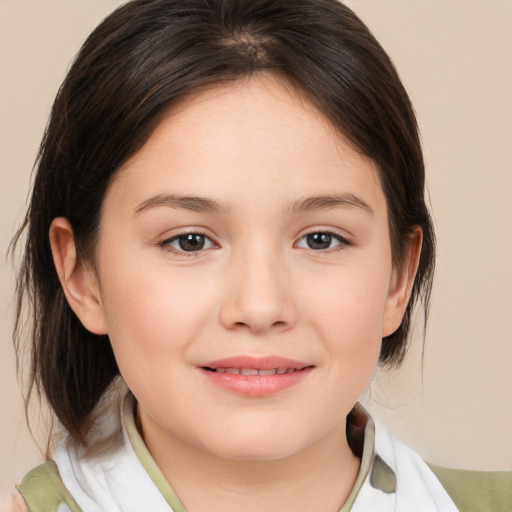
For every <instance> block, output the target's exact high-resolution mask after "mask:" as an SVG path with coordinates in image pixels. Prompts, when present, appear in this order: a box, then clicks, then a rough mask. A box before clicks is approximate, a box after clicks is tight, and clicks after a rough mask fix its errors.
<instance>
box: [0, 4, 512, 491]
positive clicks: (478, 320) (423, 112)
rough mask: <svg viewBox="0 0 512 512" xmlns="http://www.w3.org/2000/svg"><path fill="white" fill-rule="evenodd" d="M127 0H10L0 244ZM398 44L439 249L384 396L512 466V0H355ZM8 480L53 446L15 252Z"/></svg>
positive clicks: (0, 353) (429, 442) (486, 461)
mask: <svg viewBox="0 0 512 512" xmlns="http://www.w3.org/2000/svg"><path fill="white" fill-rule="evenodd" d="M118 3H120V2H118V1H115V0H0V77H1V79H0V252H1V253H2V255H3V254H4V253H5V251H6V248H7V245H8V242H9V240H10V237H11V235H12V233H13V232H14V229H15V227H16V226H17V224H18V223H19V221H20V219H21V214H22V211H23V209H24V203H25V199H26V195H27V190H28V183H29V176H30V171H31V167H32V163H33V160H34V157H35V154H36V148H37V145H38V143H39V140H40V137H41V134H42V132H43V129H44V125H45V123H46V119H47V116H48V112H49V109H50V106H51V103H52V99H53V97H54V95H55V93H56V90H57V87H58V85H59V83H60V82H61V80H62V79H63V77H64V73H65V71H66V68H67V66H68V65H69V63H70V61H71V59H72V57H73V55H74V54H75V52H76V50H77V49H78V47H79V45H80V43H81V42H82V41H83V39H84V38H85V36H86V35H87V34H88V32H89V31H90V30H91V29H92V28H93V27H94V26H95V25H96V24H97V22H98V21H99V20H100V19H101V18H102V17H103V16H104V15H106V14H107V13H108V12H109V11H110V10H112V9H113V7H114V6H115V5H117V4H118ZM347 3H348V4H349V5H350V6H351V7H352V8H353V9H354V10H355V11H356V12H357V13H358V14H359V15H360V16H361V17H362V18H363V20H365V21H366V23H367V24H368V25H369V26H370V28H371V29H372V30H373V31H374V33H375V35H376V36H377V38H378V39H379V40H380V41H381V42H382V44H383V45H384V46H385V48H386V49H387V50H388V51H389V53H390V54H391V56H392V58H393V59H394V61H395V63H396V65H397V67H398V69H399V71H400V73H401V75H402V77H403V80H404V82H405V85H406V87H407V88H408V90H409V92H410V94H411V96H412V99H413V103H414V104H415V107H416V110H417V113H418V117H419V122H420V126H421V128H422V133H423V141H424V148H425V153H426V159H427V165H428V173H429V186H430V192H431V196H432V203H433V209H434V217H435V222H436V226H437V232H438V238H439V260H438V270H437V278H436V285H435V289H434V294H433V307H432V313H431V319H430V324H429V330H428V334H427V339H426V346H425V354H424V364H423V370H422V367H421V336H416V338H415V340H414V344H413V348H412V351H411V353H410V357H409V358H408V360H407V361H406V364H405V366H404V367H403V368H402V370H401V371H400V372H397V373H393V374H390V375H377V377H376V380H375V382H374V384H373V386H372V390H371V393H370V395H371V396H370V400H369V402H370V406H371V408H372V410H374V411H376V413H377V414H378V415H379V416H381V417H382V418H384V419H385V421H386V422H387V423H388V425H389V426H390V428H391V429H392V430H393V431H395V432H396V433H397V434H399V435H400V436H401V437H402V438H403V439H404V440H406V441H407V442H408V443H409V444H411V445H412V446H413V447H414V448H415V449H417V450H418V451H419V452H420V453H421V454H422V455H423V456H425V457H427V458H429V459H431V460H433V461H435V462H438V463H440V464H445V465H450V466H457V467H463V468H479V469H509V470H510V469H512V436H511V433H512V412H511V411H512V336H511V328H510V320H511V318H512V270H511V269H512V220H511V219H512V201H511V200H510V197H511V196H512V172H511V171H512V169H511V167H512V165H511V145H512V121H511V119H512V100H511V98H512V71H511V70H512V58H511V52H512V30H511V27H512V1H510V0H480V1H478V0H428V1H424V0H351V1H349V2H347ZM0 261H1V263H0V269H1V282H0V289H1V290H2V293H1V297H0V336H1V343H0V379H1V381H0V385H1V387H0V389H1V390H2V392H1V395H0V396H1V412H0V496H4V495H5V494H6V493H7V490H8V489H10V488H11V486H12V484H13V482H14V481H17V480H19V479H20V477H21V476H22V475H23V473H24V472H25V471H26V470H27V469H28V468H29V467H30V466H32V465H34V464H35V463H36V462H38V461H39V460H40V454H39V452H38V451H37V448H36V447H35V445H34V443H33V441H32V440H31V438H30V436H29V435H28V434H27V430H26V427H25V425H24V419H23V410H22V405H21V398H20V392H19V388H18V386H17V382H16V377H15V369H14V356H13V351H12V348H11V340H10V336H11V334H10V332H11V326H12V297H13V275H12V274H13V272H12V268H11V266H10V264H9V263H5V262H4V259H3V258H1V259H0Z"/></svg>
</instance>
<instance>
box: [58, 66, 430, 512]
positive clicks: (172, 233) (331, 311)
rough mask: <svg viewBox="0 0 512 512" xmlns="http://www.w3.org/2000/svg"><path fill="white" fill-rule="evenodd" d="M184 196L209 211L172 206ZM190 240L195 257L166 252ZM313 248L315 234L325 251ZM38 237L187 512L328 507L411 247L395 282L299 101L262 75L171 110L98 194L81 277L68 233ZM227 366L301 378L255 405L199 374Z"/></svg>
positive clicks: (345, 465)
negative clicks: (250, 361) (193, 238)
mask: <svg viewBox="0 0 512 512" xmlns="http://www.w3.org/2000/svg"><path fill="white" fill-rule="evenodd" d="M162 196H172V198H174V199H173V201H169V200H168V199H167V200H166V201H162ZM191 196H194V197H201V198H207V199H209V200H211V201H214V202H215V204H216V206H217V207H218V208H217V209H216V210H215V211H210V210H209V209H206V210H205V209H204V208H203V207H204V203H200V202H197V201H196V202H195V203H190V201H189V203H188V207H184V206H186V205H184V202H183V201H181V203H179V204H177V203H176V201H175V198H176V197H191ZM325 196H329V197H331V199H330V200H329V201H326V200H323V201H319V200H316V202H315V201H309V203H308V202H307V201H305V199H306V198H312V197H325ZM332 196H336V200H332ZM340 199H341V200H340ZM171 203H172V204H171ZM191 204H192V206H193V208H194V210H191V209H189V208H190V207H191ZM315 205H316V206H315ZM191 232H192V233H197V232H199V233H201V234H202V235H204V236H205V237H206V238H205V239H204V241H205V245H204V248H203V249H201V250H199V251H189V252H186V251H184V250H183V249H180V239H179V238H176V237H178V236H179V235H183V233H185V234H187V233H191ZM311 233H317V234H319V233H330V235H328V237H327V238H326V240H327V241H328V243H327V247H324V246H322V248H319V247H318V246H313V247H312V246H311V243H310V242H311V237H310V238H307V235H308V234H311ZM329 236H330V238H329ZM317 237H318V235H317ZM50 238H51V243H52V248H53V252H54V259H55V263H56V268H57V270H58V273H59V276H60V279H61V282H62V284H63V287H64V290H65V293H66V296H67V298H68V301H69V303H70V305H71V307H72V308H73V309H74V311H75V312H76V313H77V315H78V316H79V318H80V319H81V321H82V322H83V324H84V325H85V326H86V327H87V328H88V329H89V330H91V331H92V332H95V333H108V335H109V337H110V340H111V343H112V346H113V349H114V352H115V355H116V359H117V362H118V365H119V368H120V371H121V374H122V376H123V377H124V379H125V381H126V383H127V384H128V386H129V388H130V389H131V390H132V392H133V393H134V395H135V396H136V398H137V401H138V404H139V406H138V407H139V409H138V411H139V417H140V421H141V424H142V432H143V436H144V440H145V442H146V444H147V446H148V448H149V450H150V452H151V453H152V455H153V457H154V458H155V460H156V462H157V464H158V465H159V467H160V468H161V470H162V472H163V473H164V475H165V476H166V477H167V479H168V480H169V482H171V484H172V486H173V488H174V489H175V491H176V492H177V494H178V496H179V497H180V499H181V500H182V501H183V502H184V503H185V505H186V506H187V509H188V510H189V512H196V511H204V510H209V511H217V510H219V511H220V510H222V511H228V512H229V511H234V510H246V511H256V510H261V504H262V502H264V503H265V510H275V511H278V510H279V511H280V512H286V511H288V510H290V511H292V510H293V511H295V512H297V511H306V510H325V511H335V510H338V509H339V508H340V507H341V506H342V504H343V502H344V501H345V499H346V498H347V496H348V494H349V492H350V490H351V488H352V486H353V483H354V480H355V478H356V475H357V471H358V468H359V460H358V459H357V458H356V457H355V456H354V455H353V454H352V452H351V450H350V448H349V447H348V444H347V441H346V437H345V418H346V415H347V414H348V412H349V411H350V410H351V409H352V407H353V406H354V404H355V403H356V402H357V400H358V399H359V397H360V395H361V394H362V393H363V391H364V389H365V388H366V386H367V385H368V382H369V381H370V379H371V376H372V374H373V372H374V370H375V367H376V365H377V361H378V356H379V351H380V346H381V340H382V337H383V336H387V335H389V334H390V333H392V332H393V331H394V330H396V328H397V327H398V326H399V324H400V321H401V319H402V316H403V313H404V310H405V307H406V305H407V300H408V298H409V293H410V289H411V286H412V282H413V279H414V273H415V270H416V264H417V258H418V253H419V247H420V245H421V233H420V232H419V230H418V231H417V234H416V236H415V237H412V238H411V243H410V244H409V246H408V249H407V254H406V255H405V257H404V259H405V264H404V266H403V267H402V268H401V269H400V270H398V269H396V268H393V265H392V258H391V246H390V237H389V230H388V217H387V205H386V199H385V196H384V194H383V191H382V188H381V186H380V183H379V178H378V172H377V170H376V168H375V165H374V164H373V163H372V162H371V161H370V160H368V159H367V158H365V157H364V156H362V155H360V154H359V153H357V152H355V151H354V150H353V149H352V148H351V147H350V146H349V145H348V144H347V143H346V142H345V141H344V139H343V138H342V137H341V136H340V135H339V134H337V133H336V132H335V130H334V129H333V128H332V127H331V126H330V125H329V123H328V122H327V121H326V120H325V119H324V118H323V117H322V116H321V115H320V114H319V113H318V111H316V110H315V108H313V107H312V106H311V105H310V104H309V103H308V102H307V100H306V99H305V98H303V97H302V96H301V95H300V94H299V93H297V92H296V91H293V90H292V89H291V88H290V87H288V86H286V85H285V84H283V83H282V82H281V81H279V80H278V79H276V78H272V77H269V76H263V75H261V76H258V77H255V78H252V79H250V80H248V81H244V82H240V83H236V84H231V85H225V86H220V87H218V88H216V89H214V90H211V91H208V92H202V93H198V94H196V95H193V96H191V97H188V98H186V99H185V100H184V101H183V102H182V103H181V104H180V105H179V106H177V107H175V108H174V109H173V110H171V111H170V112H169V113H168V115H167V116H165V117H164V119H163V120H162V122H161V124H160V125H159V126H158V127H157V129H156V131H155V132H154V133H153V134H152V136H151V137H150V138H149V140H148V142H147V143H146V144H145V146H144V147H143V148H142V149H141V150H140V151H139V152H138V153H137V154H136V155H134V156H133V157H132V158H131V159H130V160H129V161H128V162H127V163H126V164H125V165H124V166H123V168H121V169H120V170H119V172H118V173H117V175H116V177H115V179H114V180H113V181H112V183H111V186H110V188H109V190H108V192H107V194H106V197H105V201H104V206H103V211H102V215H101V232H100V238H99V242H98V247H97V251H96V261H95V262H94V265H87V264H86V265H77V262H76V254H75V249H74V243H73V233H72V229H71V226H70V225H69V223H68V222H67V220H66V219H63V218H60V219H56V220H55V221H54V223H53V224H52V228H51V232H50ZM181 240H182V242H183V238H182V239H181ZM238 355H249V356H257V357H259V356H268V355H277V356H282V357H287V358H291V359H295V360H300V361H305V362H307V363H308V364H310V365H311V366H312V367H313V369H312V370H311V371H310V372H309V373H308V375H307V376H306V377H305V378H304V379H303V380H302V381H301V382H299V383H298V384H296V385H294V386H292V387H290V388H288V389H285V390H283V391H281V392H279V393H276V394H273V395H271V396H266V397H251V396H245V395H241V394H238V393H234V392H232V391H230V390H226V389H223V388H221V387H219V386H216V385H214V384H212V383H211V381H210V380H209V379H208V378H205V375H204V372H203V371H201V370H200V368H201V366H203V365H205V363H207V362H209V361H214V360H217V359H221V358H226V357H232V356H238ZM297 489H301V492H300V493H298V492H297ZM262 500H263V501H262Z"/></svg>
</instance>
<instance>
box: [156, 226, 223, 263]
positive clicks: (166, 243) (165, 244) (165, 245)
mask: <svg viewBox="0 0 512 512" xmlns="http://www.w3.org/2000/svg"><path fill="white" fill-rule="evenodd" d="M187 236H201V237H203V238H204V239H205V242H206V241H208V242H209V243H210V244H212V246H215V243H214V242H213V241H212V240H211V238H210V237H209V236H207V235H206V234H205V233H202V232H201V231H189V232H185V233H179V234H178V235H176V236H173V237H171V238H166V239H165V240H162V241H161V242H159V243H158V247H160V248H161V249H162V250H164V251H166V252H169V253H171V254H173V255H174V256H179V257H185V258H197V257H198V256H199V254H200V253H201V252H203V250H208V249H211V247H208V248H207V249H204V248H200V249H199V250H197V251H185V250H183V249H181V250H180V249H176V248H174V247H173V246H172V245H170V244H171V243H172V242H176V241H179V240H180V239H183V238H185V237H187Z"/></svg>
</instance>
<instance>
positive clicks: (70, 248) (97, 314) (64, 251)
mask: <svg viewBox="0 0 512 512" xmlns="http://www.w3.org/2000/svg"><path fill="white" fill-rule="evenodd" d="M50 245H51V249H52V255H53V262H54V264H55V269H56V270H57V275H58V276H59V281H60V284H61V286H62V289H63V291H64V295H65V296H66V299H67V301H68V304H69V306H70V307H71V309H72V310H73V311H74V312H75V314H76V315H77V316H78V318H79V319H80V321H81V322H82V324H83V325H84V327H85V328H86V329H87V330H89V331H91V332H93V333H94V334H107V326H106V319H105V312H104V308H103V304H102V301H101V295H100V290H99V283H98V278H97V276H96V273H95V272H94V270H93V269H91V268H89V266H88V265H85V264H84V263H83V262H79V261H77V254H76V246H75V239H74V236H73V228H72V227H71V224H70V223H69V221H68V220H67V219H66V218H64V217H58V218H56V219H54V220H53V222H52V224H51V226H50Z"/></svg>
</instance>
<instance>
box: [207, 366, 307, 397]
mask: <svg viewBox="0 0 512 512" xmlns="http://www.w3.org/2000/svg"><path fill="white" fill-rule="evenodd" d="M200 370H201V371H202V372H203V374H204V375H205V376H206V378H207V379H208V380H209V381H210V382H213V384H215V385H217V386H219V387H220V388H223V389H226V390H227V391H231V392H233V393H237V394H239V395H244V396H248V397H263V396H270V395H275V394H276V393H279V392H280V391H284V390H285V389H288V388H291V387H293V386H295V385H297V384H299V383H300V382H302V381H303V380H304V379H305V378H306V377H307V376H308V375H309V373H310V372H311V370H313V367H308V368H304V369H303V370H296V371H294V372H293V373H284V374H282V375H277V374H276V375H237V374H232V373H217V372H212V371H209V370H205V369H204V368H201V369H200Z"/></svg>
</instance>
